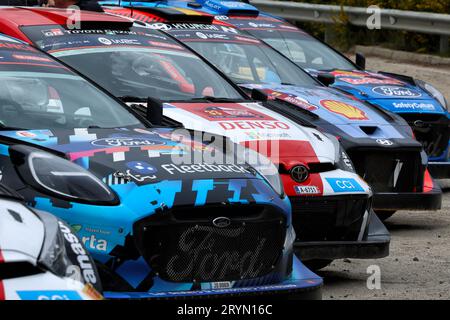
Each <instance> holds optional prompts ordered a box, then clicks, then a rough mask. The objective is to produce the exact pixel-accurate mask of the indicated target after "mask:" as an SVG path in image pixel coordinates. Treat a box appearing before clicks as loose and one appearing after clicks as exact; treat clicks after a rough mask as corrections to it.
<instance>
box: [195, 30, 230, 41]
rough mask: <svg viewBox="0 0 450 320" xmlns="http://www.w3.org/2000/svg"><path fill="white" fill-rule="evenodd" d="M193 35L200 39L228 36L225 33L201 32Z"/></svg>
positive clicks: (226, 37)
mask: <svg viewBox="0 0 450 320" xmlns="http://www.w3.org/2000/svg"><path fill="white" fill-rule="evenodd" d="M195 35H196V36H197V37H199V38H200V39H205V40H206V39H220V40H227V39H228V36H227V35H225V34H220V33H203V32H196V33H195Z"/></svg>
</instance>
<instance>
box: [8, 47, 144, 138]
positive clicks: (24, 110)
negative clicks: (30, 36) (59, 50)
mask: <svg viewBox="0 0 450 320" xmlns="http://www.w3.org/2000/svg"><path fill="white" fill-rule="evenodd" d="M137 125H141V126H142V124H141V123H140V121H139V120H138V119H137V118H136V117H134V116H133V115H132V114H131V113H130V112H129V111H128V110H127V109H126V107H124V106H122V105H120V104H119V103H117V102H116V101H115V100H114V99H112V98H111V97H109V96H108V95H106V94H105V93H103V92H102V91H100V90H99V89H97V88H96V87H95V86H93V85H92V84H91V83H89V82H88V81H86V80H84V79H83V78H81V77H80V76H78V75H76V74H74V73H72V72H71V71H69V70H68V69H67V68H65V67H64V66H62V65H60V64H58V63H56V62H55V61H53V60H52V59H51V58H49V57H48V56H46V55H45V54H43V53H40V52H38V51H36V50H34V49H32V48H31V47H30V46H27V45H24V44H18V43H11V42H3V41H1V39H0V130H2V129H3V130H6V129H8V128H14V129H73V128H88V127H99V128H111V127H129V126H137Z"/></svg>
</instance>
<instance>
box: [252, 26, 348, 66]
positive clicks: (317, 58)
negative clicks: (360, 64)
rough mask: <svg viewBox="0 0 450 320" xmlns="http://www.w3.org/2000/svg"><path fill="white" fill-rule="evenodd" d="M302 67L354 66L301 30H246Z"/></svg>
mask: <svg viewBox="0 0 450 320" xmlns="http://www.w3.org/2000/svg"><path fill="white" fill-rule="evenodd" d="M248 32H249V33H251V34H252V35H253V36H255V37H257V38H259V39H261V40H263V41H264V42H266V43H267V44H269V45H270V46H272V47H273V48H275V49H276V50H278V51H280V52H281V53H282V54H284V55H285V56H286V57H288V58H289V59H291V60H292V61H293V62H295V63H296V64H297V65H298V66H300V67H301V68H303V69H314V70H323V71H325V70H334V69H341V70H354V69H356V67H355V66H354V65H353V64H352V63H351V62H349V61H348V60H347V59H345V58H344V57H342V56H341V55H340V54H338V53H337V52H335V51H334V50H332V49H331V48H329V47H328V46H326V45H325V44H323V43H321V42H320V41H318V40H316V39H315V38H313V37H311V36H309V35H306V34H303V33H301V32H291V31H279V30H248Z"/></svg>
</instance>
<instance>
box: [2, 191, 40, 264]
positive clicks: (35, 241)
mask: <svg viewBox="0 0 450 320" xmlns="http://www.w3.org/2000/svg"><path fill="white" fill-rule="evenodd" d="M23 235H27V236H26V237H24V236H23ZM44 236H45V227H44V224H43V223H42V221H41V220H40V219H39V218H38V216H37V215H36V214H34V213H33V212H31V211H30V209H28V208H27V207H25V206H24V205H23V204H22V203H20V202H18V201H12V200H7V199H0V263H2V260H4V261H6V262H14V261H24V260H29V259H31V262H33V261H35V260H36V259H37V258H38V257H39V254H40V252H41V249H42V244H43V242H44ZM23 255H25V256H23ZM2 257H3V258H2Z"/></svg>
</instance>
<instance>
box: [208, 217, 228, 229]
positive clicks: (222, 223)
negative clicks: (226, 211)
mask: <svg viewBox="0 0 450 320" xmlns="http://www.w3.org/2000/svg"><path fill="white" fill-rule="evenodd" d="M212 223H213V225H214V226H215V227H217V228H226V227H228V226H230V224H231V220H230V218H227V217H218V218H215V219H214V220H213V221H212Z"/></svg>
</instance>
